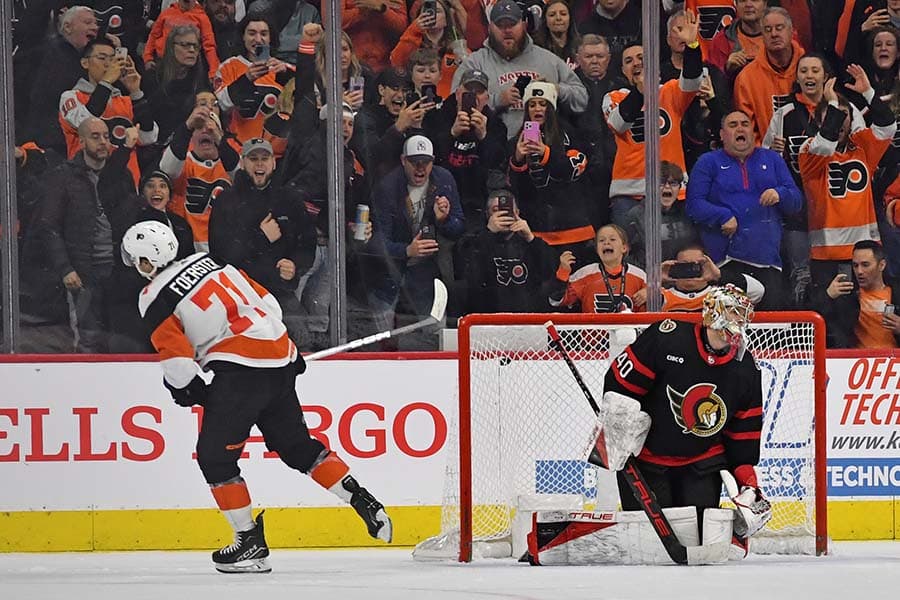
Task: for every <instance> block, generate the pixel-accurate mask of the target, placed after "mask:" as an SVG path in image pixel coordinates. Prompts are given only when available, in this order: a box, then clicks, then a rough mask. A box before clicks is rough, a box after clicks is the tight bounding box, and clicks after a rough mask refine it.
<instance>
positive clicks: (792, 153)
mask: <svg viewBox="0 0 900 600" xmlns="http://www.w3.org/2000/svg"><path fill="white" fill-rule="evenodd" d="M808 139H809V138H808V137H807V136H805V135H789V136H788V137H787V140H786V145H787V150H788V156H789V160H788V165H789V166H790V167H791V170H792V171H793V172H794V173H800V147H801V146H803V143H804V142H805V141H806V140H808Z"/></svg>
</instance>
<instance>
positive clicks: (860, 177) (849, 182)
mask: <svg viewBox="0 0 900 600" xmlns="http://www.w3.org/2000/svg"><path fill="white" fill-rule="evenodd" d="M868 184H869V170H868V169H866V165H864V164H863V163H862V162H861V161H858V160H850V161H847V162H830V163H828V193H829V194H831V196H832V197H834V198H844V197H845V196H846V195H847V192H861V191H863V190H864V189H866V186H867V185H868Z"/></svg>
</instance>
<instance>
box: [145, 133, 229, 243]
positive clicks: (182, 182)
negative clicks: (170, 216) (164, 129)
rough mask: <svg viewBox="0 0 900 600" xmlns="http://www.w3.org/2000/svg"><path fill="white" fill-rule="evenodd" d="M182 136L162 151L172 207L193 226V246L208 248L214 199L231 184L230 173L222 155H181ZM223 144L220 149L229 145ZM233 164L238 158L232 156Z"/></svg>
mask: <svg viewBox="0 0 900 600" xmlns="http://www.w3.org/2000/svg"><path fill="white" fill-rule="evenodd" d="M186 135H188V134H187V132H186V131H177V130H176V138H179V137H180V136H186ZM179 141H180V143H182V144H183V143H185V142H184V141H183V140H177V139H173V141H172V143H171V144H170V145H169V147H168V148H166V150H165V152H163V155H162V158H161V159H160V161H159V167H160V169H162V170H163V171H165V172H166V173H167V174H168V175H169V177H171V178H172V198H171V200H170V201H169V210H171V211H172V212H174V213H175V214H177V215H180V216H182V217H184V219H185V220H186V221H187V222H188V224H189V225H190V226H191V231H192V232H193V234H194V247H195V248H196V249H197V250H198V251H199V250H202V251H206V250H208V249H209V214H210V210H212V203H213V201H214V200H215V199H216V197H217V196H218V195H219V194H221V193H222V192H223V191H225V190H227V189H228V188H230V187H231V173H230V172H229V170H228V169H227V168H226V166H225V164H224V163H223V161H222V159H221V158H217V159H214V160H204V159H201V158H198V157H197V156H196V155H195V154H194V153H193V152H192V151H190V150H188V151H187V153H186V155H185V157H184V159H183V160H182V159H179V158H178V154H179V152H184V146H181V148H180V149H179V148H178V147H176V146H179V145H180V144H179V143H176V142H179ZM226 144H227V142H226V143H225V144H220V146H219V147H220V149H228V148H227V147H226ZM233 162H234V164H235V165H236V164H237V160H236V159H233Z"/></svg>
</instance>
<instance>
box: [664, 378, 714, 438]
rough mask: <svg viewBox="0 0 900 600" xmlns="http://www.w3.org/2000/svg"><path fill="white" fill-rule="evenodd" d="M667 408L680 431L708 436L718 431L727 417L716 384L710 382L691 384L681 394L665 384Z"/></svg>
mask: <svg viewBox="0 0 900 600" xmlns="http://www.w3.org/2000/svg"><path fill="white" fill-rule="evenodd" d="M666 395H667V396H668V398H669V408H670V409H671V410H672V415H673V416H674V417H675V422H676V423H678V426H679V427H681V429H682V433H686V434H693V435H696V436H698V437H710V436H713V435H715V434H717V433H719V432H720V431H721V430H722V428H723V427H724V426H725V421H726V420H727V418H728V409H727V408H726V407H725V402H724V401H723V400H722V398H721V396H719V395H718V394H716V386H715V385H714V384H711V383H698V384H696V385H692V386H691V387H690V388H688V390H687V391H686V392H684V393H683V394H681V393H679V392H678V391H677V390H675V389H674V388H673V387H672V386H670V385H669V386H666Z"/></svg>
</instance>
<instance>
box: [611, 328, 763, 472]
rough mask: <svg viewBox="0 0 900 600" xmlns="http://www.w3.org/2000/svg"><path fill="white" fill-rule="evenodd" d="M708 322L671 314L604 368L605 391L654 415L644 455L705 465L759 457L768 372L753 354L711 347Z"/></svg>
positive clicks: (750, 461) (655, 460)
mask: <svg viewBox="0 0 900 600" xmlns="http://www.w3.org/2000/svg"><path fill="white" fill-rule="evenodd" d="M702 329H703V328H702V326H701V325H699V324H694V323H687V322H683V321H674V320H671V319H667V320H665V321H662V322H660V323H656V324H654V325H652V326H651V327H649V328H648V329H647V330H646V331H644V333H642V334H641V335H640V336H639V337H638V339H637V340H635V341H634V343H633V344H631V345H630V346H628V347H627V348H625V350H624V351H623V352H622V353H621V354H619V355H618V356H617V357H616V358H615V360H614V361H613V363H612V365H610V368H609V370H608V371H607V372H606V382H605V388H604V389H605V391H615V392H619V393H620V394H624V395H626V396H630V397H632V398H636V399H637V400H639V401H640V403H641V408H642V409H643V410H644V411H646V412H647V413H648V414H649V415H650V418H651V419H652V425H651V426H650V433H649V434H648V435H647V441H646V442H645V444H644V449H643V450H642V451H641V453H640V454H639V455H638V458H639V459H640V460H643V461H646V462H649V463H654V464H659V465H664V466H681V465H687V464H697V466H698V467H700V468H702V469H704V470H706V469H707V468H708V469H713V468H716V469H718V468H721V467H728V468H731V469H734V468H736V467H738V466H741V465H756V463H757V462H758V461H759V442H760V431H761V429H762V378H761V375H760V371H759V369H758V368H757V366H756V363H755V362H754V360H753V357H752V356H751V355H750V353H749V352H745V353H744V355H743V357H741V358H740V359H738V358H737V356H736V353H735V352H734V350H732V351H730V352H729V353H728V354H726V355H724V356H719V355H716V354H714V353H712V352H710V351H709V349H708V348H707V346H706V344H705V342H704V340H703V337H702Z"/></svg>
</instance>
